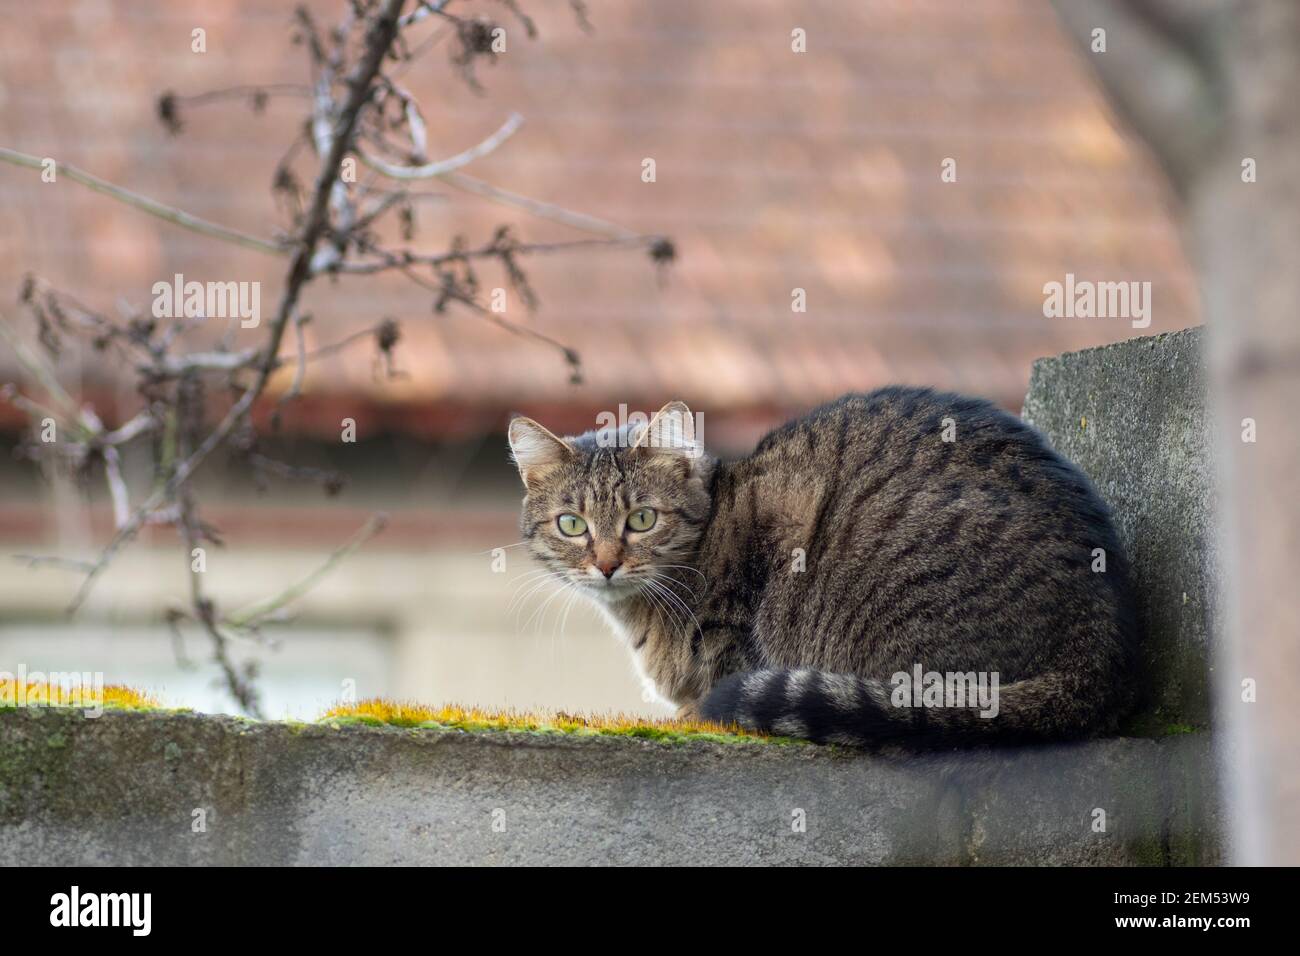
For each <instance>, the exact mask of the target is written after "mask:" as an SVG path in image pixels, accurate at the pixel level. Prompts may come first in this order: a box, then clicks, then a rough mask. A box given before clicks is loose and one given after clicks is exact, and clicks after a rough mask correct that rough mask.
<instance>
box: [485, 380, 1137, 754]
mask: <svg viewBox="0 0 1300 956" xmlns="http://www.w3.org/2000/svg"><path fill="white" fill-rule="evenodd" d="M669 420H673V421H675V422H685V423H686V424H687V427H686V428H684V429H683V428H681V427H680V426H679V427H677V428H676V430H675V431H674V436H675V437H673V438H672V440H667V441H665V440H663V436H664V435H665V434H667V433H668V431H669V430H668V429H665V428H663V427H661V426H662V424H663V423H664V422H667V421H669ZM690 422H691V413H690V411H689V410H688V409H687V408H686V406H685V405H683V404H682V403H680V402H673V403H670V404H668V405H666V406H664V408H663V409H662V410H661V411H660V412H659V414H658V415H657V416H656V417H655V418H654V419H653V420H652V421H651V422H650V423H649V424H647V423H646V422H645V421H644V419H642V420H641V421H640V423H639V427H638V426H635V425H634V426H623V427H621V428H606V429H603V430H598V431H592V432H588V433H586V434H584V435H580V436H578V437H576V438H559V437H557V436H555V435H553V434H552V433H551V432H549V431H548V430H547V429H545V428H544V427H542V426H541V425H539V424H538V423H537V422H534V421H532V420H531V419H528V418H516V419H514V420H513V421H512V422H511V424H510V435H509V437H510V446H511V450H512V452H513V456H514V459H515V462H516V464H517V465H518V467H519V471H520V475H521V476H522V478H523V480H524V486H525V490H526V494H525V497H524V501H523V510H522V516H521V521H520V524H521V530H522V533H523V535H524V538H525V539H526V541H527V542H528V546H529V548H530V549H531V551H532V553H533V554H534V555H535V556H536V557H537V558H539V559H540V560H541V561H542V563H543V564H544V565H545V566H546V567H547V568H549V569H550V570H551V571H553V572H555V573H556V574H557V575H558V577H559V578H560V579H561V580H562V581H563V582H564V583H565V584H566V585H571V586H573V587H576V588H578V589H580V591H581V592H582V593H583V594H584V595H586V596H587V597H589V598H590V599H591V600H592V601H593V602H594V603H595V604H596V605H597V606H598V607H599V608H600V609H601V610H603V611H604V612H605V614H606V616H607V617H608V618H609V619H610V621H611V622H612V623H613V624H614V625H615V629H616V631H617V632H618V633H619V634H620V635H621V636H622V637H623V639H624V640H625V641H626V643H627V645H628V647H629V648H630V649H631V651H632V656H633V659H634V661H635V662H636V664H637V666H638V669H639V670H640V672H641V675H642V677H643V678H645V679H648V681H652V682H653V686H654V688H655V691H656V693H657V694H658V695H659V696H660V697H661V698H662V699H664V700H665V701H666V702H671V703H672V704H674V705H676V706H677V707H678V708H679V711H678V712H679V714H680V715H681V716H684V717H699V718H704V719H707V720H713V721H719V722H722V723H732V722H734V723H736V724H739V725H741V726H743V727H747V728H752V729H755V730H760V731H766V732H771V733H775V734H780V735H785V736H794V737H802V738H807V739H810V740H814V741H819V742H836V743H845V744H850V745H873V744H879V743H904V744H907V743H909V742H910V743H916V744H920V745H924V746H933V745H948V744H963V743H979V742H1000V741H1010V740H1035V739H1038V740H1042V739H1060V738H1068V737H1078V736H1087V735H1092V734H1097V733H1103V732H1107V731H1111V730H1113V729H1114V728H1115V726H1116V723H1117V721H1118V720H1119V719H1120V718H1121V717H1122V716H1123V714H1124V713H1125V710H1126V708H1128V706H1129V705H1130V704H1131V703H1132V698H1133V693H1132V692H1133V687H1134V680H1133V677H1132V672H1133V666H1134V660H1135V644H1136V639H1137V634H1136V629H1135V624H1134V615H1133V609H1132V598H1131V593H1130V585H1129V577H1128V569H1127V564H1126V561H1125V558H1124V555H1123V552H1122V550H1121V548H1120V543H1119V540H1118V538H1117V536H1116V533H1115V530H1114V528H1113V526H1112V524H1111V520H1110V516H1109V514H1108V511H1107V508H1106V506H1105V505H1104V504H1103V503H1102V501H1101V499H1100V498H1099V497H1098V496H1097V493H1096V492H1095V491H1094V490H1093V489H1092V486H1091V485H1090V484H1089V482H1088V480H1087V479H1086V478H1085V477H1084V476H1083V474H1082V473H1081V472H1080V471H1079V470H1078V469H1077V468H1075V467H1074V466H1073V465H1071V464H1070V463H1069V462H1067V461H1065V460H1064V459H1063V458H1061V457H1060V456H1059V455H1057V454H1056V453H1055V452H1054V451H1052V450H1051V448H1049V447H1048V445H1047V443H1046V441H1045V440H1044V439H1043V437H1042V436H1041V435H1039V434H1038V433H1037V432H1036V431H1034V429H1032V428H1031V427H1030V426H1028V425H1026V424H1025V423H1023V422H1021V421H1020V420H1018V419H1016V418H1014V417H1013V416H1011V415H1008V414H1006V413H1004V412H1002V411H1000V410H998V409H997V408H995V407H994V406H993V405H991V404H989V403H987V402H984V401H981V400H978V399H973V398H967V397H963V396H960V395H953V394H943V393H939V392H935V391H932V390H930V389H921V388H903V387H893V388H885V389H881V390H878V391H874V392H871V393H869V394H854V395H847V396H845V397H843V398H841V399H839V400H838V401H835V402H832V403H830V404H827V405H824V406H822V407H821V408H818V409H816V410H815V411H813V412H811V413H810V414H808V415H807V416H805V417H803V418H800V419H797V420H795V421H792V422H790V423H788V424H786V425H783V426H781V427H780V428H777V429H776V430H775V431H773V432H771V433H770V434H768V435H767V436H766V437H765V438H764V439H763V440H762V441H761V442H759V444H758V447H757V448H755V449H754V452H753V453H752V454H751V455H749V456H747V457H745V458H742V459H740V460H737V461H729V462H724V461H717V460H714V459H713V458H710V457H708V456H707V455H704V454H703V453H702V452H701V449H700V448H699V445H698V443H696V442H695V440H694V433H693V432H692V431H691V429H690V427H689V424H690ZM931 674H933V675H934V676H937V677H938V678H939V679H940V680H941V681H942V682H945V683H942V685H941V686H940V687H939V690H938V691H935V693H933V694H928V693H927V694H924V695H923V693H922V688H921V686H915V687H910V688H907V687H905V685H908V684H910V683H911V682H912V681H913V680H914V678H918V677H924V680H923V681H922V683H924V684H925V685H926V687H928V688H929V689H931V690H933V689H934V687H935V684H934V681H933V679H932V677H931ZM954 675H955V678H954ZM989 675H991V680H992V681H996V683H994V684H993V685H992V686H993V690H994V692H995V693H996V705H995V706H993V707H989V706H987V704H988V701H983V702H982V703H981V702H979V701H977V700H975V699H973V698H975V697H976V694H975V693H974V685H973V684H968V685H967V686H968V687H969V688H970V691H971V692H970V693H969V694H966V695H963V694H961V693H958V692H957V691H956V688H957V687H958V685H959V684H960V681H962V680H967V681H969V680H970V679H971V678H978V679H980V680H982V679H984V678H985V677H988V676H989ZM954 680H956V681H957V683H956V684H954V683H953V681H954ZM944 688H952V689H950V690H947V691H944ZM904 691H906V692H904ZM913 691H914V693H913ZM991 711H992V712H991Z"/></svg>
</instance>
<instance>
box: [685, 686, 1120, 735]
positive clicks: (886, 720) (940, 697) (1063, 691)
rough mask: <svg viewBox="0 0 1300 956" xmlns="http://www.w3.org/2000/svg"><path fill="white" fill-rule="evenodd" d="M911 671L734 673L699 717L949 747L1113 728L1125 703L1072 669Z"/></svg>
mask: <svg viewBox="0 0 1300 956" xmlns="http://www.w3.org/2000/svg"><path fill="white" fill-rule="evenodd" d="M907 676H908V677H909V680H907V681H903V680H901V679H898V680H895V681H893V682H890V681H882V680H873V679H869V678H863V677H856V676H853V675H850V674H832V673H827V672H825V671H817V670H807V669H801V670H758V671H750V672H748V673H738V674H730V675H728V676H727V677H724V678H723V679H722V680H720V681H719V682H718V683H717V684H715V685H714V686H713V689H712V690H711V691H710V692H709V693H708V695H707V696H706V697H705V699H704V702H703V704H702V705H701V706H700V716H702V717H703V718H704V719H705V720H711V721H716V722H717V723H721V724H732V723H734V724H739V725H740V726H741V727H745V728H748V729H750V730H757V731H761V732H763V733H770V734H776V735H778V736H782V737H801V738H804V739H807V740H812V741H815V742H817V743H840V744H848V745H850V746H871V745H874V744H883V743H903V744H918V745H923V746H943V745H957V744H970V743H979V742H989V743H992V742H995V741H997V742H1003V741H1014V740H1060V739H1066V738H1070V737H1081V736H1086V735H1089V734H1092V733H1096V732H1099V731H1103V730H1108V729H1110V725H1111V724H1112V723H1113V721H1114V719H1115V717H1116V716H1117V715H1118V712H1119V710H1120V708H1119V707H1118V706H1117V702H1116V701H1115V700H1112V699H1109V698H1110V697H1111V696H1112V695H1110V694H1107V693H1105V692H1104V691H1102V690H1101V689H1100V688H1098V687H1095V686H1093V687H1089V688H1084V687H1082V686H1080V681H1078V680H1075V679H1072V678H1070V677H1068V676H1067V675H1063V674H1055V673H1053V674H1044V675H1041V676H1038V677H1034V678H1031V679H1028V680H1021V681H1015V682H1014V683H1008V684H1001V685H999V684H997V683H994V678H995V675H976V674H971V675H958V677H959V678H961V680H960V685H961V688H960V690H959V689H958V686H957V684H958V683H959V682H958V681H953V680H951V679H949V680H948V681H947V682H946V683H945V685H944V686H942V687H936V686H933V685H931V686H918V687H912V686H911V685H912V683H913V681H912V680H911V676H912V675H907ZM967 676H969V677H970V678H972V679H973V683H967V682H966V680H965V678H966V677H967ZM981 677H982V679H983V683H982V685H981V683H980V681H981ZM923 685H924V682H923ZM950 687H951V691H950Z"/></svg>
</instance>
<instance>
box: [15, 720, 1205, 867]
mask: <svg viewBox="0 0 1300 956" xmlns="http://www.w3.org/2000/svg"><path fill="white" fill-rule="evenodd" d="M0 740H3V742H4V745H3V749H2V750H0V862H3V863H6V864H31V863H48V864H56V863H57V864H98V863H104V864H108V863H113V864H145V863H160V864H161V863H166V864H403V863H409V864H426V863H428V864H480V863H483V864H524V863H530V864H630V863H641V864H705V865H710V864H753V863H800V864H814V863H840V864H918V863H929V864H1013V863H1035V864H1039V863H1048V864H1100V865H1114V864H1133V865H1144V864H1151V865H1159V864H1212V863H1217V862H1219V861H1220V860H1221V857H1222V850H1221V848H1220V846H1219V843H1218V840H1217V837H1216V835H1215V834H1216V833H1217V831H1218V825H1217V811H1216V809H1215V806H1214V804H1213V801H1212V800H1210V799H1208V798H1207V792H1209V793H1212V792H1213V788H1208V789H1207V787H1206V786H1205V781H1206V780H1208V779H1211V778H1212V776H1213V775H1212V773H1211V766H1210V761H1211V756H1210V753H1209V749H1208V742H1207V739H1206V738H1205V737H1203V736H1199V735H1183V736H1176V737H1169V738H1165V739H1162V740H1138V739H1120V740H1110V741H1101V742H1095V743H1090V744H1081V745H1072V746H1062V747H1046V748H1031V749H1016V750H1002V751H994V752H987V753H964V754H951V755H945V756H924V757H918V756H897V757H884V756H866V755H862V754H850V753H846V752H844V751H839V750H833V749H830V748H822V747H814V746H812V745H779V744H763V743H750V744H717V743H710V742H704V741H694V742H685V743H658V742H653V741H647V740H638V739H632V738H621V737H583V738H576V737H556V736H542V735H533V734H503V733H494V732H483V733H461V732H456V731H438V730H425V729H422V730H400V729H396V728H370V727H360V726H348V727H339V728H331V727H328V726H320V725H315V726H306V727H304V726H295V725H290V724H283V723H262V724H253V723H247V722H242V721H239V720H236V719H233V718H227V717H213V716H194V715H188V714H169V713H129V712H127V713H114V712H109V713H106V714H104V715H103V716H102V717H100V718H98V719H88V718H85V717H83V716H82V715H81V714H80V713H77V712H74V711H59V712H55V711H41V710H35V709H28V710H9V711H4V712H0ZM196 810H202V811H203V812H204V814H205V817H206V832H201V833H196V832H193V821H194V820H195V819H196V817H195V811H196ZM799 811H802V819H803V820H804V822H805V827H806V828H805V831H804V832H797V831H796V829H795V827H794V823H795V821H796V820H797V819H799ZM1098 811H1104V813H1105V830H1104V832H1097V831H1096V830H1094V826H1095V825H1096V824H1097V821H1098V820H1100V819H1101V818H1100V817H1099V815H1098ZM494 823H495V824H496V827H495V828H494Z"/></svg>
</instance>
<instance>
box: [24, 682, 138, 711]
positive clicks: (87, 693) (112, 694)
mask: <svg viewBox="0 0 1300 956" xmlns="http://www.w3.org/2000/svg"><path fill="white" fill-rule="evenodd" d="M24 690H25V692H24ZM20 699H21V700H22V701H25V702H26V703H27V704H32V705H40V706H49V707H95V706H100V705H102V706H103V707H105V708H107V709H112V710H147V709H149V708H153V707H157V706H158V701H157V700H156V699H155V698H153V697H151V696H150V695H148V694H145V693H142V692H140V691H138V690H135V689H134V688H131V687H127V686H125V685H123V684H105V685H104V687H103V690H102V696H101V694H100V692H98V691H96V690H95V689H94V688H92V687H64V686H62V685H60V684H50V683H49V682H47V681H27V683H26V687H25V688H20V686H19V684H18V681H17V680H15V679H14V678H12V677H6V678H0V707H14V706H17V705H18V703H19V701H20Z"/></svg>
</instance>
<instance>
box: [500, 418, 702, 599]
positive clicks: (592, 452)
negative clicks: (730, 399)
mask: <svg viewBox="0 0 1300 956" xmlns="http://www.w3.org/2000/svg"><path fill="white" fill-rule="evenodd" d="M510 450H511V452H512V454H513V456H514V460H515V464H516V465H518V467H519V475H520V477H521V478H523V480H524V489H525V494H524V501H523V511H522V514H521V516H520V522H519V526H520V530H521V531H522V533H523V536H524V539H525V540H526V541H527V542H528V546H529V549H530V550H531V551H532V553H533V554H534V555H535V556H536V557H537V558H538V559H539V560H540V561H541V562H542V563H543V564H544V565H546V567H548V568H549V569H550V570H552V571H556V572H558V573H560V574H561V575H562V577H563V579H564V580H566V581H568V582H571V583H573V584H575V585H577V586H578V587H580V588H582V589H583V591H584V593H588V594H590V595H591V596H592V597H596V598H600V599H602V600H608V601H616V600H621V599H623V598H625V597H628V596H630V595H632V594H635V593H636V592H637V590H638V588H641V587H651V588H652V587H653V586H652V585H649V584H648V583H647V582H649V581H650V580H652V579H653V578H654V576H655V574H657V573H658V574H662V573H664V572H665V571H670V570H671V569H672V566H674V565H676V566H678V567H680V566H682V565H686V564H688V563H689V562H690V560H691V558H693V557H694V555H695V551H696V548H697V546H698V544H699V540H700V536H701V535H702V534H703V531H704V527H705V524H706V523H707V521H708V516H709V504H710V501H709V490H708V489H709V478H710V475H711V474H712V471H713V460H712V459H711V458H708V457H707V456H706V455H705V454H704V453H703V450H702V448H701V446H700V443H699V441H698V439H697V433H696V430H695V425H694V419H693V418H692V416H691V412H690V410H689V409H688V408H687V407H686V406H685V405H684V404H683V403H681V402H670V403H669V404H667V405H665V406H664V407H663V408H662V409H660V410H659V413H658V414H657V415H655V416H654V418H653V419H651V420H650V421H649V422H648V423H646V422H645V421H644V420H641V421H639V422H634V423H631V424H628V425H623V426H621V427H611V428H605V429H599V430H596V431H590V432H587V433H585V434H583V435H579V436H577V437H573V438H559V437H557V436H556V435H554V434H552V433H551V432H550V431H548V430H547V429H546V428H544V427H542V426H541V425H539V424H538V423H537V422H535V421H533V420H532V419H531V418H522V417H521V418H516V419H514V420H513V421H512V422H511V423H510Z"/></svg>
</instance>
